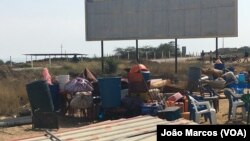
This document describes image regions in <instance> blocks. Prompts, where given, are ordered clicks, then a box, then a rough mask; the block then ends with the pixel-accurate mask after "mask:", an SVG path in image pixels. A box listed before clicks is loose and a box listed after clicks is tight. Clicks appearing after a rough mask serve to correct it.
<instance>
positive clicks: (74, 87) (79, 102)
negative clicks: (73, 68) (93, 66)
mask: <svg viewBox="0 0 250 141" xmlns="http://www.w3.org/2000/svg"><path fill="white" fill-rule="evenodd" d="M84 74H85V75H84V77H76V78H74V79H72V80H71V81H69V82H68V83H67V84H66V85H65V91H67V92H68V93H69V94H70V95H69V96H68V98H69V99H72V100H71V102H70V107H72V108H79V109H87V108H91V106H92V103H93V98H92V91H93V90H94V89H93V86H92V84H91V82H90V81H96V78H95V77H94V75H92V74H91V75H90V71H89V70H88V69H87V70H86V69H85V71H84ZM70 96H71V97H70Z"/></svg>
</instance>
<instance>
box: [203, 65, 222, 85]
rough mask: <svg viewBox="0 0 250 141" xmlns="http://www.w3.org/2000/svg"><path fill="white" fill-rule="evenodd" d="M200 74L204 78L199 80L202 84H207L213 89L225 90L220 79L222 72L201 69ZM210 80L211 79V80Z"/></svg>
mask: <svg viewBox="0 0 250 141" xmlns="http://www.w3.org/2000/svg"><path fill="white" fill-rule="evenodd" d="M201 71H202V73H203V74H205V75H206V76H203V77H202V78H201V79H200V82H201V83H202V84H207V85H209V86H211V87H212V88H214V89H223V88H225V85H226V81H225V80H224V79H223V78H222V76H223V71H222V70H217V69H211V68H209V69H207V70H205V69H201ZM211 78H212V79H211Z"/></svg>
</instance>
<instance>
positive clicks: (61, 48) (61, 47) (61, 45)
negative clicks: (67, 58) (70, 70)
mask: <svg viewBox="0 0 250 141" xmlns="http://www.w3.org/2000/svg"><path fill="white" fill-rule="evenodd" d="M62 49H63V46H62V44H61V59H62V54H63V50H62Z"/></svg>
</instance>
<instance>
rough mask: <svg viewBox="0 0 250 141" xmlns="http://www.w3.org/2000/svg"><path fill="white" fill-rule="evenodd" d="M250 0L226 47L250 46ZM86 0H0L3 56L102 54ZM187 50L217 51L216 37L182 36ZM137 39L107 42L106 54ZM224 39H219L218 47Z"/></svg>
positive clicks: (242, 4)
mask: <svg viewBox="0 0 250 141" xmlns="http://www.w3.org/2000/svg"><path fill="white" fill-rule="evenodd" d="M249 6H250V1H249V0H238V37H232V38H231V37H230V38H224V47H241V46H250V15H249V14H248V13H250V8H249ZM85 38H86V37H85V4H84V0H0V59H2V60H4V61H6V60H8V59H9V58H10V57H11V58H12V60H13V61H14V62H15V61H16V62H18V61H20V60H22V61H24V60H25V56H24V55H23V54H29V53H61V52H63V53H65V52H66V53H84V54H88V56H89V57H93V56H100V55H101V48H100V46H101V43H100V41H99V42H98V41H86V39H85ZM170 41H174V40H173V39H171V40H167V39H166V40H139V47H142V46H146V45H150V46H154V47H157V46H159V45H160V44H162V43H168V42H170ZM178 45H179V46H180V47H181V46H186V47H187V53H194V54H197V53H198V54H199V53H200V52H201V51H202V50H204V51H205V52H209V51H210V50H215V39H214V38H207V39H204V38H203V39H179V40H178ZM128 46H135V41H131V40H129V41H105V42H104V54H105V55H110V54H114V50H115V48H117V47H122V48H126V47H128ZM222 47H223V39H222V38H219V48H222Z"/></svg>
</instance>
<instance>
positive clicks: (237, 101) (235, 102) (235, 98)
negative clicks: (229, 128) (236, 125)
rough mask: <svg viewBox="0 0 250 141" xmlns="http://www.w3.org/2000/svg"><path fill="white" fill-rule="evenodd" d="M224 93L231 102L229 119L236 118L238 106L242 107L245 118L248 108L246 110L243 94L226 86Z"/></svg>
mask: <svg viewBox="0 0 250 141" xmlns="http://www.w3.org/2000/svg"><path fill="white" fill-rule="evenodd" d="M224 94H225V96H226V97H227V99H228V102H229V109H228V120H230V119H236V112H237V108H238V107H241V108H242V114H243V118H245V115H246V110H245V103H244V102H243V101H242V100H241V96H242V95H240V94H235V93H234V92H233V90H232V89H230V88H225V89H224Z"/></svg>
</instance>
